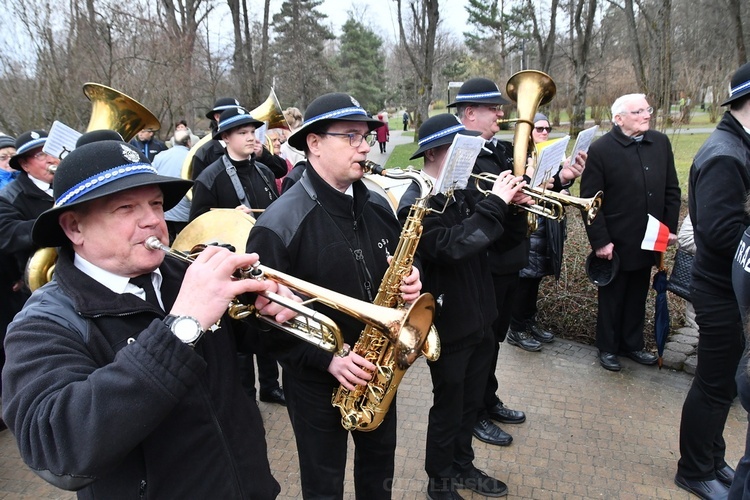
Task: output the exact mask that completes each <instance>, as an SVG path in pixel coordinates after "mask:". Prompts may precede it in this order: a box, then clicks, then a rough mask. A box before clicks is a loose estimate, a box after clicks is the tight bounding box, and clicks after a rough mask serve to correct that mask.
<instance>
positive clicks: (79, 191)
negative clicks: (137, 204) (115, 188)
mask: <svg viewBox="0 0 750 500" xmlns="http://www.w3.org/2000/svg"><path fill="white" fill-rule="evenodd" d="M136 174H154V175H158V172H157V171H156V169H155V168H154V167H153V166H151V164H149V163H129V164H127V165H121V166H119V167H115V168H111V169H109V170H105V171H104V172H101V173H98V174H96V175H93V176H91V177H89V178H88V179H84V180H82V181H81V182H79V183H78V184H76V185H75V186H73V187H72V188H70V189H68V190H67V191H65V192H64V193H63V194H62V196H60V198H59V199H58V200H57V201H56V202H55V206H54V208H59V207H63V206H65V205H68V204H70V203H73V202H74V201H76V200H78V199H79V198H80V197H81V196H83V195H85V194H88V193H90V192H92V191H94V190H96V189H97V188H100V187H102V186H105V185H107V184H109V183H110V182H112V181H116V180H117V179H121V178H123V177H128V176H131V175H136Z"/></svg>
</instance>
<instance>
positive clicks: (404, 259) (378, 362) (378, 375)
mask: <svg viewBox="0 0 750 500" xmlns="http://www.w3.org/2000/svg"><path fill="white" fill-rule="evenodd" d="M361 165H362V168H363V169H364V170H365V172H368V171H369V172H372V173H375V174H379V175H384V176H386V177H390V178H393V179H411V180H413V181H415V182H417V183H418V184H419V187H420V196H419V198H417V200H416V201H415V203H414V204H413V205H412V206H411V209H410V210H409V216H408V218H407V219H406V223H405V224H404V227H403V229H402V230H401V235H400V237H399V241H398V245H397V247H396V250H395V252H394V255H393V259H392V260H391V262H390V264H389V266H388V269H387V271H386V273H385V275H384V276H383V280H382V281H381V283H380V288H378V294H377V296H376V297H375V300H374V302H373V303H374V304H375V305H379V306H385V307H389V308H403V307H404V305H405V304H404V301H403V299H402V298H401V292H400V291H399V287H400V286H401V281H402V279H403V278H404V277H405V276H408V275H409V273H411V268H412V263H413V262H414V254H415V253H416V251H417V245H418V244H419V238H420V237H421V236H422V219H424V216H425V215H426V213H427V212H428V210H429V209H428V208H427V202H428V199H429V196H430V193H431V191H432V182H430V181H429V180H428V179H426V178H425V177H423V176H422V174H421V173H419V172H418V171H415V170H412V169H407V170H401V169H388V170H385V169H383V168H382V167H381V166H380V165H377V164H375V163H373V162H371V161H365V162H361ZM423 297H424V298H425V299H428V300H429V301H430V302H431V304H430V306H429V311H430V316H429V318H428V320H429V322H425V321H422V322H421V324H422V326H421V327H419V326H417V327H416V328H414V327H411V328H405V329H404V330H407V332H406V336H407V337H408V338H407V339H406V340H405V341H404V340H402V339H401V338H398V339H396V338H389V336H388V335H385V334H384V332H382V331H380V330H377V329H376V328H374V327H372V326H370V325H367V326H366V327H365V329H364V330H363V331H362V333H361V335H360V337H359V339H358V340H357V342H356V344H354V347H353V348H352V350H353V351H354V352H356V353H357V354H359V355H360V356H362V357H363V358H365V359H367V360H368V361H369V362H371V363H373V364H374V365H375V366H376V367H377V368H376V371H375V373H374V374H373V377H372V380H370V381H369V382H368V383H367V385H365V386H356V387H355V389H354V390H349V389H347V388H346V387H344V386H343V385H341V386H339V388H338V389H337V390H336V391H335V392H334V394H333V398H332V400H331V404H332V405H333V406H336V407H338V408H339V410H340V411H341V425H342V426H343V427H344V428H345V429H346V430H360V431H372V430H374V429H377V428H378V426H379V425H380V424H381V423H382V422H383V419H384V418H385V415H386V413H388V408H389V407H390V405H391V402H392V401H393V398H394V397H395V395H396V389H398V384H399V383H400V382H401V379H402V378H403V376H404V373H406V370H407V368H409V366H411V364H412V363H413V362H414V361H415V360H416V358H417V357H418V356H419V354H424V356H425V357H426V358H427V359H429V360H430V361H434V360H436V359H438V357H439V356H440V338H439V337H438V335H437V330H436V329H435V327H434V326H433V325H432V318H433V315H434V312H435V306H434V299H433V298H432V295H430V294H423V295H422V296H420V299H422V298H423ZM420 299H417V301H420ZM416 305H417V302H415V304H414V306H413V307H412V310H414V309H417V307H416ZM417 312H418V311H417ZM423 319H424V318H423ZM410 323H412V324H417V323H419V322H418V321H413V322H410Z"/></svg>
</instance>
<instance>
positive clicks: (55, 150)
mask: <svg viewBox="0 0 750 500" xmlns="http://www.w3.org/2000/svg"><path fill="white" fill-rule="evenodd" d="M81 135H83V134H81V133H80V132H79V131H77V130H75V129H73V128H70V127H68V126H67V125H65V124H64V123H63V122H59V121H57V120H55V121H54V122H53V123H52V127H51V128H50V129H49V135H48V136H47V140H46V141H45V143H44V147H43V148H42V151H44V152H45V153H47V154H48V155H50V156H54V157H55V158H59V159H63V158H65V155H66V154H68V153H70V152H71V151H73V150H74V149H75V148H76V141H77V140H78V138H79V137H81Z"/></svg>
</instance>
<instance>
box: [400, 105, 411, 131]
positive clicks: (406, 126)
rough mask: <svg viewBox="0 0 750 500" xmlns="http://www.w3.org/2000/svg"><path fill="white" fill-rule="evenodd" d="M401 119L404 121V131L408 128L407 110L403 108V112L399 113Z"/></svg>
mask: <svg viewBox="0 0 750 500" xmlns="http://www.w3.org/2000/svg"><path fill="white" fill-rule="evenodd" d="M401 120H402V121H403V122H404V132H406V131H407V130H408V129H409V112H408V111H406V110H404V114H403V115H401Z"/></svg>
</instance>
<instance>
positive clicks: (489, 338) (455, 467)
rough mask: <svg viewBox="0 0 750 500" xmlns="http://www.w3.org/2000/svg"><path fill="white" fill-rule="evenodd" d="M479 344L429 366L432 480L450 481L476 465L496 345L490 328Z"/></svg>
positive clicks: (428, 458) (444, 355)
mask: <svg viewBox="0 0 750 500" xmlns="http://www.w3.org/2000/svg"><path fill="white" fill-rule="evenodd" d="M473 337H474V338H476V337H481V340H479V342H477V343H475V344H473V345H469V346H466V347H463V348H461V349H457V350H451V349H449V348H448V349H444V350H443V351H442V352H441V354H440V358H438V360H437V361H434V362H428V363H427V365H428V366H429V367H430V376H431V377H432V394H433V398H432V408H430V416H429V424H428V426H427V453H426V455H425V471H426V472H427V475H428V476H429V477H430V478H433V479H438V478H450V477H453V476H455V474H456V473H457V472H460V471H463V470H466V469H468V468H469V467H470V466H471V465H472V462H473V461H474V450H473V449H472V447H471V440H472V430H473V429H474V424H475V423H476V421H477V414H478V413H479V410H480V409H482V408H483V403H482V401H483V395H484V383H483V382H484V381H485V380H487V371H488V370H489V367H490V361H491V358H492V352H493V350H492V345H493V344H495V340H494V337H493V335H492V331H491V329H490V328H487V329H485V330H484V331H479V332H476V333H475V334H474V335H473Z"/></svg>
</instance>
